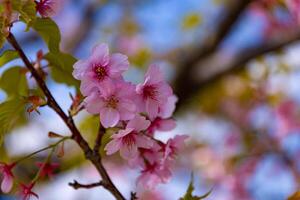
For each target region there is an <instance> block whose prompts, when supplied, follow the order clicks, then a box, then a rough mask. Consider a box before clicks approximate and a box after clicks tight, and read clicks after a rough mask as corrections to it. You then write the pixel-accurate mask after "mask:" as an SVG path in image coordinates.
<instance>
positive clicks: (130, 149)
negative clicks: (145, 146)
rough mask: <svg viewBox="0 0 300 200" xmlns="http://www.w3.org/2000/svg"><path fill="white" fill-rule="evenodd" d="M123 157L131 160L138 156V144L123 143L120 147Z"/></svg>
mask: <svg viewBox="0 0 300 200" xmlns="http://www.w3.org/2000/svg"><path fill="white" fill-rule="evenodd" d="M120 154H121V156H122V158H124V159H126V160H129V159H133V158H135V157H137V156H138V150H137V146H136V145H123V146H122V147H121V149H120Z"/></svg>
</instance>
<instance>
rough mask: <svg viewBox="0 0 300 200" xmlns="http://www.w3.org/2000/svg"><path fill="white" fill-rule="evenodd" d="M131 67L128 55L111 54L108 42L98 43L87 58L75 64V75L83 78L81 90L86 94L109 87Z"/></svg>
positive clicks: (80, 78) (79, 78)
mask: <svg viewBox="0 0 300 200" xmlns="http://www.w3.org/2000/svg"><path fill="white" fill-rule="evenodd" d="M128 67H129V62H128V58H127V56H125V55H123V54H119V53H116V54H112V55H109V50H108V46H107V44H103V43H102V44H98V45H96V46H95V47H94V48H93V50H92V55H91V56H90V57H89V58H88V59H87V60H79V61H77V62H76V63H75V64H74V71H73V76H74V77H75V78H76V79H78V80H81V85H80V90H81V93H82V94H83V95H85V96H88V95H90V94H91V93H92V92H93V91H98V90H101V89H105V88H106V87H109V86H108V85H111V84H113V81H114V80H117V79H120V78H121V75H122V73H123V72H125V71H126V70H127V69H128Z"/></svg>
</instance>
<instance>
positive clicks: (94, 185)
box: [69, 180, 103, 190]
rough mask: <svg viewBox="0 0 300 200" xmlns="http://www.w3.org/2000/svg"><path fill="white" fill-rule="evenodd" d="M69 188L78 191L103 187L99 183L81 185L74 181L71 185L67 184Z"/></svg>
mask: <svg viewBox="0 0 300 200" xmlns="http://www.w3.org/2000/svg"><path fill="white" fill-rule="evenodd" d="M69 186H71V187H73V188H74V189H75V190H78V189H91V188H94V187H99V186H103V182H102V181H99V182H97V183H90V184H81V183H78V182H77V181H76V180H74V182H73V183H69Z"/></svg>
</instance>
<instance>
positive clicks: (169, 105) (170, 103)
mask: <svg viewBox="0 0 300 200" xmlns="http://www.w3.org/2000/svg"><path fill="white" fill-rule="evenodd" d="M177 101H178V98H177V97H176V96H175V95H171V96H169V97H168V99H167V102H166V103H165V104H164V106H162V107H160V109H159V113H158V116H159V117H161V118H164V119H166V118H170V117H171V116H172V115H173V112H174V110H175V108H176V103H177Z"/></svg>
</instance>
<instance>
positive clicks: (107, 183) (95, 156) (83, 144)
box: [7, 33, 125, 200]
mask: <svg viewBox="0 0 300 200" xmlns="http://www.w3.org/2000/svg"><path fill="white" fill-rule="evenodd" d="M7 40H8V42H9V43H10V44H11V45H12V46H13V47H14V49H15V50H16V51H17V52H18V54H19V56H20V58H21V59H22V61H23V62H24V64H25V66H26V67H27V68H28V69H29V71H30V72H31V74H32V76H33V77H34V79H35V80H36V82H37V84H38V86H39V87H40V88H41V89H42V91H43V92H44V94H45V96H46V97H47V102H48V105H49V107H51V108H52V109H53V110H54V111H55V112H56V113H57V114H58V115H59V116H60V117H61V119H62V120H63V121H64V122H65V124H66V125H67V126H68V128H69V129H70V131H71V133H72V136H71V139H73V140H74V141H75V142H76V143H77V144H78V145H79V146H80V148H81V149H82V151H83V152H84V155H85V157H86V159H87V160H90V161H91V162H92V163H93V165H94V166H95V167H96V169H97V171H98V172H99V174H100V175H101V177H102V183H103V187H105V188H106V189H107V190H109V191H110V192H111V194H112V195H114V197H115V198H116V199H118V200H124V199H125V198H124V197H123V195H122V194H121V193H120V191H119V190H118V189H117V188H116V186H115V185H114V183H113V182H112V181H111V179H110V177H109V175H108V173H107V171H106V169H105V168H104V166H103V164H102V160H101V156H100V154H99V153H98V152H94V151H93V150H92V149H91V148H90V146H89V144H88V143H87V141H86V140H85V139H84V138H83V137H82V135H81V133H80V132H79V130H78V129H77V127H76V126H75V124H74V121H73V119H72V117H71V116H67V115H66V114H65V113H64V111H63V110H62V109H61V107H60V106H59V105H58V103H57V102H56V100H55V99H54V97H53V96H52V94H51V92H50V90H49V89H48V87H47V86H46V84H45V82H44V80H43V79H42V77H40V76H39V74H38V72H37V71H36V70H35V68H34V67H33V66H32V64H31V63H30V61H29V60H28V58H27V57H26V55H25V53H24V52H23V50H22V48H21V47H20V45H19V44H18V42H17V41H16V39H15V37H14V36H13V35H12V33H10V34H9V35H8V37H7Z"/></svg>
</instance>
